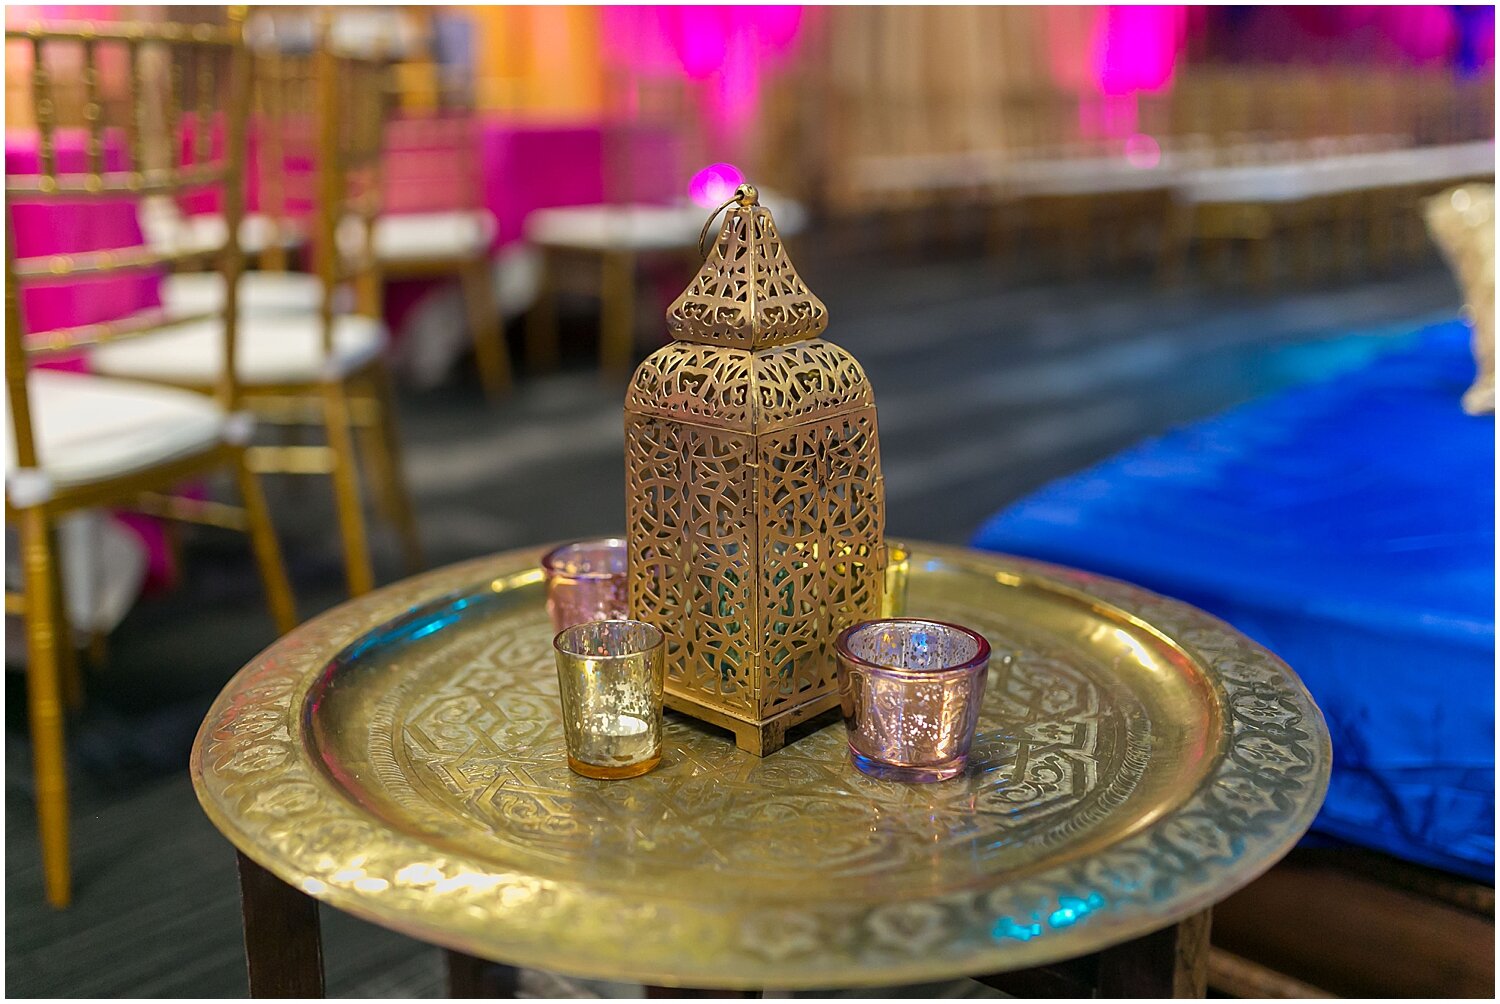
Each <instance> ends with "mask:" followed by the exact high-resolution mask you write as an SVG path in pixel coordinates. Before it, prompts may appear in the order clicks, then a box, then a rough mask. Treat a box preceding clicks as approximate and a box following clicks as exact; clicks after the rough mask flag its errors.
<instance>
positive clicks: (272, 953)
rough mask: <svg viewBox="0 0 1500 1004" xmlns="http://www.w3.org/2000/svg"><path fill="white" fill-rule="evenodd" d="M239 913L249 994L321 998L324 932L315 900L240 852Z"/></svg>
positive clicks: (254, 995)
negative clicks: (242, 931)
mask: <svg viewBox="0 0 1500 1004" xmlns="http://www.w3.org/2000/svg"><path fill="white" fill-rule="evenodd" d="M236 854H237V856H238V858H239V866H240V916H241V919H242V920H243V922H244V926H245V966H246V968H247V969H248V970H249V973H250V996H251V997H304V998H305V997H322V996H323V936H322V932H321V931H320V930H319V928H318V901H317V900H315V899H313V898H312V897H310V896H306V895H304V894H303V893H300V892H298V891H297V890H296V889H293V888H292V887H291V886H289V885H287V884H286V883H285V882H283V881H281V879H279V878H277V877H276V876H275V875H272V874H271V873H270V872H268V871H266V870H265V869H264V868H262V867H261V866H260V865H258V864H256V863H255V862H254V861H251V860H250V859H249V858H247V857H245V855H243V854H239V853H238V852H236Z"/></svg>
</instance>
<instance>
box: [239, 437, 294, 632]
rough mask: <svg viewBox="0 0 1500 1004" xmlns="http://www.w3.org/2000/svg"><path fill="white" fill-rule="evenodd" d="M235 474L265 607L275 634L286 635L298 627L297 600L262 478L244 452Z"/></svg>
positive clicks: (242, 451) (240, 456)
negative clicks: (262, 486) (268, 505)
mask: <svg viewBox="0 0 1500 1004" xmlns="http://www.w3.org/2000/svg"><path fill="white" fill-rule="evenodd" d="M234 471H235V476H236V478H237V479H238V481H239V486H240V502H241V504H242V505H243V506H244V507H245V529H246V531H247V532H248V533H249V535H250V550H251V551H252V552H253V553H254V555H255V565H256V568H257V569H258V570H259V571H260V581H261V586H262V587H263V588H264V589H265V591H266V606H268V607H269V608H270V610H271V620H272V621H273V622H274V623H275V625H276V633H277V634H278V635H283V634H286V633H287V632H288V631H290V630H291V629H292V628H294V627H296V626H297V601H296V598H295V597H294V596H293V594H292V584H291V582H290V581H289V580H288V579H287V575H286V564H285V562H283V561H282V559H281V545H280V544H279V543H278V542H277V540H276V528H275V526H274V525H272V523H271V512H270V509H269V508H268V507H267V505H266V497H265V494H264V493H263V492H262V491H261V489H260V479H259V478H258V477H256V474H255V472H254V471H252V470H251V469H250V464H249V461H248V460H247V459H246V455H245V451H244V450H236V451H235V461H234Z"/></svg>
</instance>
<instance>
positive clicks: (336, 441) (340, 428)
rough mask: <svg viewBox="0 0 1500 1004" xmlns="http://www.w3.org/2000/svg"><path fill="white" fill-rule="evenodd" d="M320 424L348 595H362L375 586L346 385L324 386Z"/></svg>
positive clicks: (330, 383)
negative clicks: (329, 466)
mask: <svg viewBox="0 0 1500 1004" xmlns="http://www.w3.org/2000/svg"><path fill="white" fill-rule="evenodd" d="M323 425H324V428H325V430H326V432H327V434H328V446H329V448H330V449H331V450H332V452H333V471H332V476H333V498H334V505H335V506H336V507H337V510H338V513H337V515H338V523H339V536H340V537H341V538H342V539H343V544H344V573H345V576H346V578H347V579H348V582H349V595H350V596H362V595H364V594H365V593H368V592H369V591H370V590H371V589H374V588H375V569H374V567H373V566H372V565H371V564H370V545H369V540H368V539H367V537H366V533H365V513H364V507H363V505H362V504H361V501H360V494H359V465H358V462H357V460H356V459H355V455H354V433H353V429H352V427H351V426H352V422H351V418H350V415H349V399H348V397H347V388H346V387H345V386H344V384H343V383H341V382H338V381H330V382H329V383H327V384H326V385H325V386H324V388H323Z"/></svg>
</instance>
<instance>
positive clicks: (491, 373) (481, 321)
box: [463, 257, 511, 403]
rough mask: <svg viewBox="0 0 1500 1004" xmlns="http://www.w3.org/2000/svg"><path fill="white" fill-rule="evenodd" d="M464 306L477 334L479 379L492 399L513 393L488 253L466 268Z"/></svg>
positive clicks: (473, 330)
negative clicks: (511, 391)
mask: <svg viewBox="0 0 1500 1004" xmlns="http://www.w3.org/2000/svg"><path fill="white" fill-rule="evenodd" d="M463 286H464V306H465V307H466V308H467V309H468V312H469V330H470V331H472V332H473V334H474V355H475V357H476V358H477V359H478V361H479V380H480V382H481V383H482V384H483V385H484V396H485V397H487V398H488V399H489V400H490V402H491V403H493V402H495V401H498V400H499V399H500V398H502V397H504V396H505V395H506V394H508V393H510V387H511V372H510V352H509V351H508V350H507V349H506V346H505V324H504V322H503V321H502V320H501V318H500V309H499V307H498V306H497V305H496V303H495V287H494V284H493V282H492V281H491V276H490V262H489V259H488V258H487V257H485V258H479V259H476V260H475V261H474V262H472V263H471V264H469V265H466V266H464V269H463Z"/></svg>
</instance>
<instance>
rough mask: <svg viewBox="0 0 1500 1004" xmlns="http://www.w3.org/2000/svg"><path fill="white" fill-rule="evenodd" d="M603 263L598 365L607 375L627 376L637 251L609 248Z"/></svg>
mask: <svg viewBox="0 0 1500 1004" xmlns="http://www.w3.org/2000/svg"><path fill="white" fill-rule="evenodd" d="M601 266H602V268H603V272H604V275H603V279H604V281H603V292H602V294H601V297H600V299H601V301H602V302H601V304H600V313H601V314H602V317H601V318H600V322H599V369H600V370H602V371H603V373H604V374H605V375H606V376H607V377H609V376H628V375H629V370H630V363H631V358H632V357H633V356H634V354H635V255H633V254H631V253H629V252H626V251H610V252H607V253H606V254H605V255H604V258H603V261H602V262H601Z"/></svg>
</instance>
